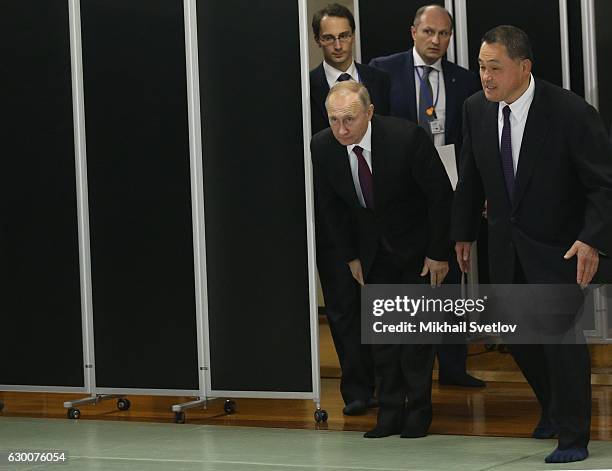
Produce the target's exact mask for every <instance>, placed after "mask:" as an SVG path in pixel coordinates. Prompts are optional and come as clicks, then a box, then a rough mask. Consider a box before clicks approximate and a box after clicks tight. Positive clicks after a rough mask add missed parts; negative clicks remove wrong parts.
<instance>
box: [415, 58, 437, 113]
mask: <svg viewBox="0 0 612 471" xmlns="http://www.w3.org/2000/svg"><path fill="white" fill-rule="evenodd" d="M420 67H423V66H421V65H418V66H417V65H415V66H414V68H415V69H416V73H417V77H419V82H421V88H422V87H425V93H426V94H427V92H428V91H429V87H428V86H427V84H426V83H425V79H424V78H423V77H422V76H421V73H420V72H419V68H420ZM432 70H435V71H436V72H438V71H437V70H436V69H434V68H433V67H432ZM429 73H430V74H431V72H429ZM428 80H429V78H428ZM430 85H431V82H430ZM431 93H433V90H432V91H431ZM439 98H440V72H438V86H437V87H436V101H435V102H434V97H433V96H432V97H431V102H432V103H433V105H432V106H433V108H434V110H435V109H436V105H437V104H438V99H439Z"/></svg>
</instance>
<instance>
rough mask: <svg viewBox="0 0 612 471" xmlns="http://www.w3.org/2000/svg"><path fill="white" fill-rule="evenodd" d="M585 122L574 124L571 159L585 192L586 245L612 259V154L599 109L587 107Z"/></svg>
mask: <svg viewBox="0 0 612 471" xmlns="http://www.w3.org/2000/svg"><path fill="white" fill-rule="evenodd" d="M581 114H582V115H583V117H584V118H583V119H576V120H574V126H575V127H576V129H574V132H572V138H571V146H572V150H571V155H572V157H573V159H574V164H575V166H576V169H577V172H578V175H579V178H580V181H581V183H582V186H583V188H584V190H585V196H586V207H585V215H584V227H583V229H582V231H581V232H580V235H579V237H578V239H579V240H581V241H582V242H584V243H586V244H589V245H590V246H591V247H595V248H596V249H598V250H600V251H601V252H604V253H606V254H607V255H612V150H611V149H610V146H609V144H608V142H607V136H606V130H605V128H604V125H603V123H602V121H601V118H600V117H599V114H598V113H597V111H595V109H594V108H593V107H592V106H590V105H586V109H585V110H584V111H583V113H581Z"/></svg>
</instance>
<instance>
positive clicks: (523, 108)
mask: <svg viewBox="0 0 612 471" xmlns="http://www.w3.org/2000/svg"><path fill="white" fill-rule="evenodd" d="M534 95H535V79H534V78H533V75H531V74H530V75H529V86H528V87H527V90H525V92H524V93H523V94H522V95H521V96H520V97H519V98H518V100H515V101H514V103H512V104H508V103H506V102H505V101H501V102H500V103H499V114H500V116H502V110H503V109H504V108H505V107H506V105H507V106H509V107H510V111H511V112H512V114H513V115H514V117H515V118H516V119H517V121H523V120H524V119H525V118H526V117H527V113H529V107H530V106H531V102H532V101H533V96H534Z"/></svg>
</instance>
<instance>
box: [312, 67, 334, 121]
mask: <svg viewBox="0 0 612 471" xmlns="http://www.w3.org/2000/svg"><path fill="white" fill-rule="evenodd" d="M310 89H311V93H312V96H311V98H312V100H313V101H314V102H315V104H316V105H317V108H319V111H320V112H321V113H323V116H325V118H326V119H327V110H326V109H325V98H327V93H328V92H329V84H328V83H327V78H325V70H324V69H323V62H321V64H319V67H317V68H316V69H315V70H314V71H313V80H312V82H311V84H310Z"/></svg>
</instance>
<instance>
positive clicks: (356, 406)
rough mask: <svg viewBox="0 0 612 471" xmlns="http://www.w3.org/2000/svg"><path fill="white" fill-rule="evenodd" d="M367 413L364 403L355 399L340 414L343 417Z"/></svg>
mask: <svg viewBox="0 0 612 471" xmlns="http://www.w3.org/2000/svg"><path fill="white" fill-rule="evenodd" d="M367 411H368V406H367V405H366V402H365V401H362V400H360V399H357V400H355V401H352V402H349V403H348V404H347V405H346V406H344V409H342V413H343V414H344V415H363V414H365V413H366V412H367Z"/></svg>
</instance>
